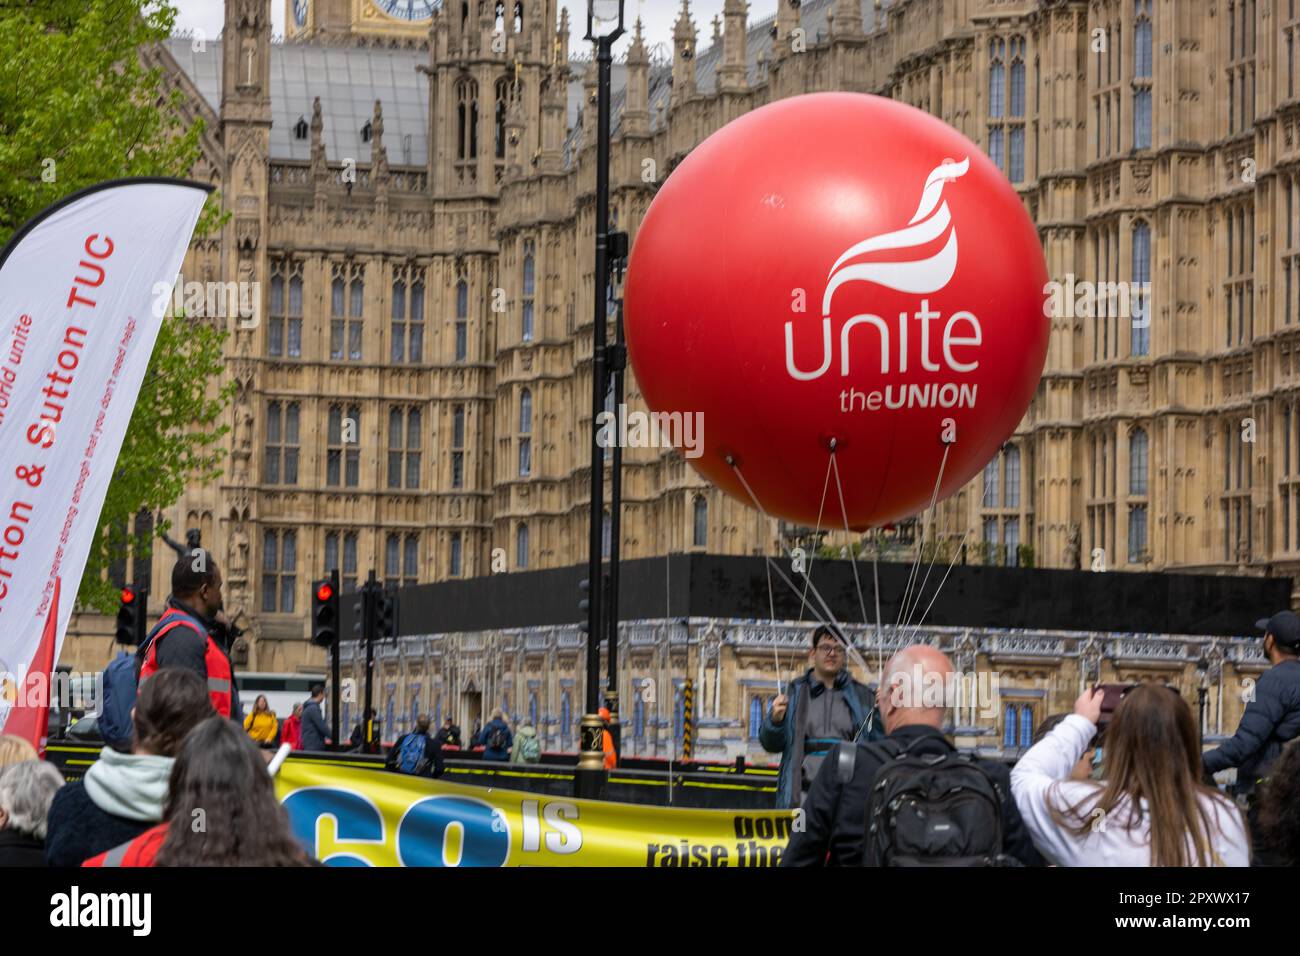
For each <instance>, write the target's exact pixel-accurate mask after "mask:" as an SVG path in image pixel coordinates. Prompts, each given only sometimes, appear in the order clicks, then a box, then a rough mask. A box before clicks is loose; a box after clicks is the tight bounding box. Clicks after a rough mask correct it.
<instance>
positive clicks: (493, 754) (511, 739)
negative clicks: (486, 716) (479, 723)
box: [475, 717, 515, 760]
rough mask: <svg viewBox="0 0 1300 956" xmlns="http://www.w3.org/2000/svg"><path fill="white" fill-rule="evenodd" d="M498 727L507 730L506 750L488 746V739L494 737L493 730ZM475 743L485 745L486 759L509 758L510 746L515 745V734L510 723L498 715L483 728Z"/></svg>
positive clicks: (484, 753) (484, 757) (484, 754)
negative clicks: (511, 730)
mask: <svg viewBox="0 0 1300 956" xmlns="http://www.w3.org/2000/svg"><path fill="white" fill-rule="evenodd" d="M498 729H500V730H504V731H505V732H506V745H505V749H504V750H493V749H491V748H490V747H488V741H489V740H490V739H491V738H492V733H493V731H495V730H498ZM475 743H476V744H482V745H483V748H484V749H483V759H484V760H509V759H510V748H511V747H513V746H514V743H515V736H514V734H512V733H511V732H510V725H509V724H507V723H506V722H505V721H504V720H502V719H501V718H499V717H498V718H497V719H496V720H489V721H488V722H487V725H486V726H485V727H484V728H483V732H482V733H481V734H479V735H478V740H476V741H475Z"/></svg>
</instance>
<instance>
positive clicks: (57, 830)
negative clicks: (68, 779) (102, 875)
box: [45, 780, 157, 866]
mask: <svg viewBox="0 0 1300 956" xmlns="http://www.w3.org/2000/svg"><path fill="white" fill-rule="evenodd" d="M46 821H47V823H46V827H47V832H46V835H45V860H46V862H47V863H49V865H50V866H81V864H82V863H84V862H85V861H86V860H88V859H90V858H91V857H92V856H98V855H99V854H100V853H103V852H104V851H105V850H111V849H113V847H115V846H117V845H118V844H120V843H126V842H128V841H129V840H134V839H135V838H136V837H138V836H139V835H140V834H141V833H143V832H144V831H145V830H148V829H149V828H150V827H153V826H157V821H154V822H147V821H144V820H128V819H127V818H126V817H118V816H114V815H113V814H111V813H108V812H106V811H104V810H102V809H100V807H99V806H98V805H97V804H96V803H95V801H94V800H92V799H90V795H89V794H88V793H86V785H85V783H83V782H82V781H80V780H77V781H75V782H73V783H69V784H65V785H64V786H62V787H60V788H59V789H58V790H57V791H55V794H54V800H53V801H52V802H51V803H50V812H49V814H47V816H46Z"/></svg>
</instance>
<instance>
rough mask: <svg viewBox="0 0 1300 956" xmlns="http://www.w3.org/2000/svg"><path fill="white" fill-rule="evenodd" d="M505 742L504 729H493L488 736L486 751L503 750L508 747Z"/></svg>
mask: <svg viewBox="0 0 1300 956" xmlns="http://www.w3.org/2000/svg"><path fill="white" fill-rule="evenodd" d="M507 740H508V738H507V737H506V729H505V728H504V727H495V728H493V730H492V733H490V734H488V739H487V749H488V750H505V749H506V747H507V746H509V744H508V742H507Z"/></svg>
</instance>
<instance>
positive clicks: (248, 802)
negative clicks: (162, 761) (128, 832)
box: [155, 717, 313, 866]
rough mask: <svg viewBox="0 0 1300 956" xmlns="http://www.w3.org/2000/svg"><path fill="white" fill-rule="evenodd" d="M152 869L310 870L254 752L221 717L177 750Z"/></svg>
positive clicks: (200, 728)
mask: <svg viewBox="0 0 1300 956" xmlns="http://www.w3.org/2000/svg"><path fill="white" fill-rule="evenodd" d="M163 817H164V819H165V820H166V821H167V837H166V839H165V840H164V841H163V845H162V848H161V849H160V850H159V852H158V858H157V861H156V864H155V865H157V866H311V865H312V863H313V861H312V859H311V857H309V856H308V855H307V853H306V852H305V851H304V850H303V848H302V847H301V846H300V845H299V844H298V842H297V841H296V840H294V838H293V836H292V835H291V834H290V832H289V818H288V815H287V814H286V813H285V810H284V807H282V806H281V805H280V803H279V801H277V800H276V799H275V785H274V784H273V783H272V781H271V775H270V774H269V773H267V772H266V760H265V759H263V757H262V753H261V751H260V750H258V748H257V746H256V745H255V744H254V743H253V742H252V741H251V740H249V738H248V737H247V736H246V735H245V734H244V733H243V732H242V731H241V730H240V729H239V728H237V727H236V726H235V725H234V724H233V723H232V722H230V721H229V720H226V719H225V718H222V717H213V718H210V719H208V720H205V721H203V722H202V723H201V724H199V725H198V726H197V727H195V728H194V729H193V730H191V731H190V733H189V735H188V736H187V737H186V738H185V743H184V745H183V746H182V747H181V752H180V755H179V756H178V757H177V758H176V765H175V766H174V767H173V768H172V775H171V782H170V785H169V791H168V794H167V804H166V807H165V808H164V814H163Z"/></svg>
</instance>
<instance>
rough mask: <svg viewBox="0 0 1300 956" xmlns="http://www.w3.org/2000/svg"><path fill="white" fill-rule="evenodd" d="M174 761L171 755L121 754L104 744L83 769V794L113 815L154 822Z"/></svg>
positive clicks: (159, 812)
mask: <svg viewBox="0 0 1300 956" xmlns="http://www.w3.org/2000/svg"><path fill="white" fill-rule="evenodd" d="M175 762H176V760H175V758H174V757H157V756H154V755H153V754H123V753H118V752H117V751H116V750H114V749H113V748H112V747H105V748H104V749H103V750H102V751H101V752H100V754H99V759H98V760H96V761H95V762H94V764H92V765H91V767H90V769H89V770H87V771H86V777H85V784H86V796H88V797H90V799H91V800H92V801H94V803H95V806H97V807H99V809H101V810H103V811H104V812H105V813H111V814H113V816H115V817H124V818H125V819H127V820H139V821H141V822H144V823H158V822H159V821H161V820H162V818H163V802H164V801H165V800H166V799H167V782H168V780H169V778H170V777H171V774H172V764H174V763H175Z"/></svg>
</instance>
